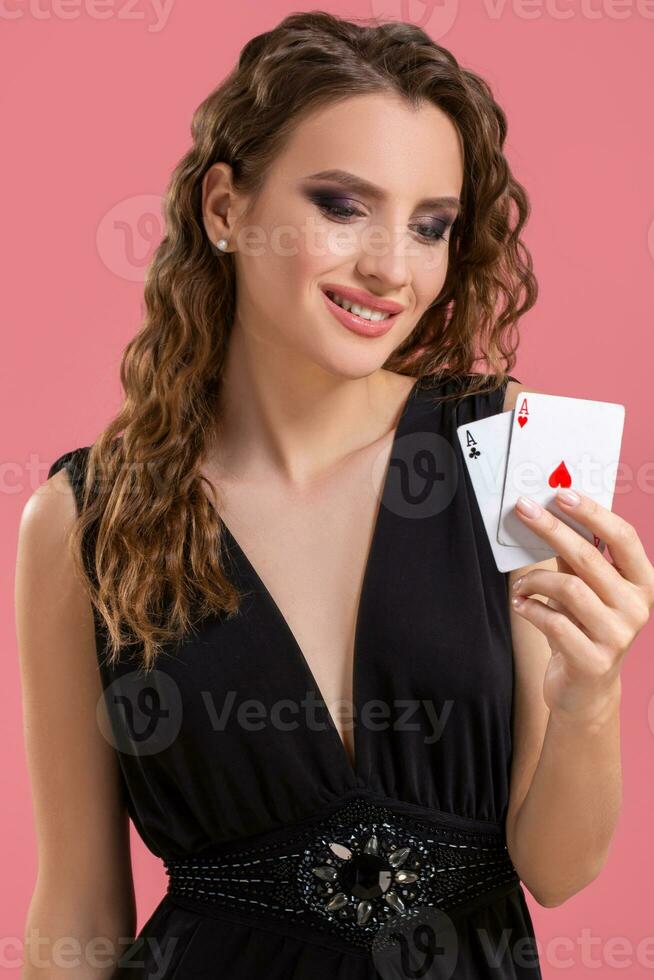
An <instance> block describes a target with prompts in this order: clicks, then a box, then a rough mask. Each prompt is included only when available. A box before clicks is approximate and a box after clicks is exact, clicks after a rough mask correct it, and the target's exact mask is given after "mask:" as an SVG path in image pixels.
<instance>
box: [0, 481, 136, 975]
mask: <svg viewBox="0 0 654 980" xmlns="http://www.w3.org/2000/svg"><path fill="white" fill-rule="evenodd" d="M75 516H76V503H75V498H74V496H73V492H72V488H71V486H70V483H69V481H68V475H67V473H65V472H64V471H61V472H59V473H56V474H55V475H54V476H53V477H52V478H51V479H50V480H48V481H46V483H45V484H44V485H43V486H42V487H40V488H39V489H38V490H37V491H36V492H35V493H34V494H33V495H32V496H31V497H30V499H29V500H28V502H27V504H26V506H25V508H24V510H23V513H22V516H21V522H20V528H19V534H18V551H17V563H16V590H15V603H16V630H17V639H18V648H19V658H20V670H21V684H22V695H23V719H24V738H25V748H26V758H27V765H28V770H29V777H30V782H31V787H32V799H33V811H34V823H35V831H36V837H37V851H38V873H37V879H36V882H35V886H34V890H33V894H32V899H31V903H30V906H29V910H28V914H27V922H26V927H25V928H26V934H25V950H24V965H23V972H22V974H21V976H22V978H23V980H36V978H45V977H47V978H48V980H56V978H58V977H61V978H63V977H66V978H67V980H73V978H80V980H81V978H84V980H91V978H93V980H101V978H102V980H104V978H108V977H110V976H112V974H113V970H114V969H115V962H116V961H117V960H118V959H119V958H120V956H121V955H122V954H123V953H124V952H125V950H126V948H127V941H128V939H129V938H130V937H133V935H134V931H135V923H136V911H135V903H134V889H133V882H132V874H131V863H130V850H129V820H128V815H127V812H126V809H125V806H124V803H123V802H122V800H121V794H120V778H119V777H120V772H119V769H118V758H117V755H116V752H115V749H114V748H113V746H111V745H110V744H109V743H108V742H107V741H106V739H105V738H104V737H103V735H102V734H101V731H100V729H99V726H98V724H97V721H96V707H97V704H98V701H99V699H100V697H101V682H100V675H99V670H98V664H97V656H96V649H95V633H94V623H93V617H92V610H91V605H90V602H89V600H88V598H87V597H86V596H85V594H84V593H83V591H82V587H81V584H80V583H79V581H78V580H77V579H76V577H75V575H74V572H73V566H72V560H71V558H70V555H69V550H68V547H67V540H66V538H67V532H68V530H69V529H70V526H71V525H72V522H73V520H74V519H75ZM100 937H101V938H100ZM55 944H56V945H55ZM88 944H90V945H88ZM73 964H78V965H73Z"/></svg>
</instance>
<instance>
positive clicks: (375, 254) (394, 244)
mask: <svg viewBox="0 0 654 980" xmlns="http://www.w3.org/2000/svg"><path fill="white" fill-rule="evenodd" d="M409 249H410V244H409V242H408V240H407V236H406V234H405V232H403V231H402V230H398V231H396V232H393V231H391V229H390V228H388V227H387V226H385V225H377V226H376V227H375V229H374V231H372V232H371V234H370V235H363V236H362V239H361V242H360V253H359V258H358V260H357V270H358V272H359V273H360V274H361V275H362V276H363V277H364V278H365V279H370V278H373V279H377V280H378V282H379V287H378V288H379V289H381V288H383V289H384V290H385V291H388V292H390V291H393V292H395V293H397V292H399V290H401V288H402V287H403V286H405V285H406V283H407V282H408V281H409V279H410V268H411V256H410V254H408V253H409Z"/></svg>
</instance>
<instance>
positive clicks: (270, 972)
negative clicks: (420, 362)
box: [49, 379, 541, 980]
mask: <svg viewBox="0 0 654 980" xmlns="http://www.w3.org/2000/svg"><path fill="white" fill-rule="evenodd" d="M511 380H515V379H511ZM430 384H433V379H431V381H429V380H428V381H425V380H424V379H423V382H421V383H419V384H417V385H414V387H413V388H412V389H411V392H410V394H409V396H408V398H407V400H406V402H405V405H404V408H403V410H402V413H401V417H400V420H399V422H398V425H397V428H396V431H395V435H394V441H393V450H392V454H391V457H390V462H389V465H388V468H387V470H386V474H385V480H384V488H383V495H382V498H381V503H380V506H379V509H378V512H377V519H376V524H375V529H374V534H373V539H372V543H371V546H370V550H369V554H368V560H367V565H366V572H365V577H364V584H363V588H362V594H361V598H360V603H359V609H358V619H357V628H356V639H355V662H354V678H353V679H354V687H353V691H354V697H353V700H354V706H355V708H354V725H355V727H354V744H355V764H354V765H352V763H351V761H350V758H349V755H348V753H347V752H346V751H345V747H344V744H343V742H342V741H341V738H340V735H339V733H338V730H337V728H336V726H335V724H334V722H333V720H332V718H331V716H330V715H329V713H328V712H327V710H326V708H325V705H324V702H323V700H322V698H321V695H320V691H319V690H318V688H317V685H316V683H315V680H314V678H313V676H312V673H311V671H310V669H309V666H308V663H307V661H306V659H305V657H304V655H303V653H302V651H301V649H300V648H299V646H298V643H297V641H296V640H295V639H294V636H293V634H292V632H291V630H290V628H289V626H288V624H287V623H286V622H285V620H284V618H283V617H282V615H281V612H280V610H279V608H278V607H277V606H276V604H275V602H274V601H273V599H272V596H271V595H270V593H269V592H268V591H267V589H266V588H265V587H264V585H263V583H262V581H261V579H260V578H259V577H258V575H257V572H256V571H255V569H254V568H253V566H252V565H251V564H250V562H249V560H248V558H247V557H246V555H245V553H244V552H243V550H242V549H241V548H240V546H239V544H238V542H237V541H236V539H235V538H234V536H233V535H232V534H231V532H229V530H227V532H226V544H227V548H228V554H227V557H228V560H229V564H230V570H231V575H232V576H234V579H235V581H236V582H237V583H238V584H239V585H240V587H241V590H242V591H245V592H246V594H247V595H246V598H245V599H244V600H243V605H242V607H241V610H240V612H239V613H238V615H236V616H233V617H212V618H207V619H205V620H203V621H202V623H201V625H200V628H199V629H198V630H197V631H196V632H194V633H193V635H189V636H187V637H185V638H184V640H183V641H182V642H180V643H179V644H177V645H175V647H174V649H166V651H165V654H164V655H162V656H161V657H160V659H159V660H157V662H156V666H155V668H154V669H153V671H152V672H151V673H150V674H144V673H143V672H142V671H139V669H138V663H137V662H135V661H134V660H133V659H125V660H124V662H123V661H121V663H119V664H118V665H115V666H113V667H109V666H108V665H107V663H105V658H104V653H105V647H104V636H103V629H102V624H101V623H100V622H99V620H98V617H97V615H95V611H94V615H95V620H96V634H97V635H96V639H97V649H98V663H99V669H100V673H101V678H102V686H103V689H104V703H105V704H106V708H107V722H106V724H107V725H108V728H107V736H108V737H109V738H111V739H112V744H114V746H115V748H116V751H117V753H118V757H119V760H120V769H121V778H122V786H123V791H124V794H125V803H126V806H127V807H128V810H129V814H130V816H131V819H132V820H133V822H134V824H135V826H136V828H137V831H138V833H139V835H140V836H141V838H142V839H143V841H144V842H145V844H146V846H147V847H148V848H149V849H150V850H151V851H152V852H153V853H154V854H156V855H158V856H159V857H160V858H161V859H162V860H163V862H164V864H165V867H166V871H167V874H168V879H167V880H168V882H169V884H168V890H167V892H166V894H164V896H163V897H162V899H161V901H160V902H159V904H158V905H157V907H156V909H155V910H154V912H153V913H152V915H151V916H150V918H149V920H148V921H147V922H146V923H145V925H144V926H143V927H142V929H141V931H140V933H139V936H138V937H137V938H136V940H135V941H134V942H133V944H132V946H131V947H129V949H128V950H127V952H126V953H125V954H124V956H123V957H122V959H121V963H120V965H119V967H118V968H117V970H116V972H115V974H114V976H115V977H139V978H141V977H143V978H145V977H147V978H151V980H154V978H155V977H156V978H158V980H161V978H163V980H205V978H206V980H209V978H211V980H217V978H225V980H258V978H265V980H373V978H382V980H387V978H388V980H390V978H395V977H398V978H400V977H402V978H404V977H419V976H420V977H427V978H430V980H431V978H438V980H445V978H450V977H454V978H459V980H477V978H479V980H481V978H488V977H493V978H502V980H505V978H506V980H508V978H516V977H517V978H529V980H539V978H540V977H541V973H540V967H539V963H538V952H537V948H536V942H535V938H534V933H533V927H532V922H531V918H530V915H529V911H528V908H527V904H526V901H525V896H524V893H523V890H522V886H521V883H520V880H519V878H518V875H517V873H516V871H515V869H514V867H513V865H512V863H511V861H510V858H509V855H508V851H507V849H506V843H505V818H506V812H507V806H508V801H509V779H510V765H511V753H512V748H511V746H512V742H511V722H512V706H513V680H514V675H513V654H512V643H511V630H510V621H509V601H508V587H507V586H508V581H507V580H508V576H507V574H506V573H501V572H499V571H498V570H497V568H496V565H495V562H494V560H493V556H492V553H491V550H490V546H489V543H488V540H487V537H486V533H485V530H484V526H483V522H482V519H481V515H480V512H479V509H478V506H477V503H476V499H475V496H474V493H473V490H472V486H471V484H470V481H469V477H468V474H467V470H466V467H465V464H464V462H463V459H462V455H461V450H460V447H459V443H458V440H457V437H456V427H457V425H460V424H462V423H463V422H467V421H471V420H473V419H479V418H483V417H486V416H489V415H493V414H495V413H497V412H501V411H502V410H503V400H504V393H505V385H503V386H502V387H501V388H500V389H499V390H497V391H495V392H490V393H489V392H486V390H483V391H482V392H478V393H475V394H466V392H465V381H463V382H462V381H457V382H453V381H449V382H446V383H443V382H441V384H440V386H437V387H430ZM455 386H456V390H457V391H458V390H459V387H460V386H463V387H461V397H460V398H458V399H457V400H456V401H454V402H453V401H449V402H445V403H443V404H440V403H439V397H438V396H439V394H444V393H446V392H447V393H450V392H452V391H454V390H455ZM87 452H88V447H80V448H79V449H76V450H72V451H70V452H67V453H65V454H64V455H63V456H61V457H60V458H59V459H57V460H56V461H55V462H54V463H53V465H52V467H51V469H50V473H49V476H50V475H52V474H54V473H55V472H56V471H57V470H59V469H61V468H62V467H65V469H66V470H67V472H68V474H69V477H70V479H71V482H72V484H73V486H74V488H75V491H76V496H77V502H78V507H79V506H81V491H82V482H81V481H82V478H83V474H84V465H85V460H86V457H87ZM332 845H333V846H332ZM315 869H318V870H317V871H316V870H315Z"/></svg>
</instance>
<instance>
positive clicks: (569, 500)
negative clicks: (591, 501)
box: [556, 490, 581, 507]
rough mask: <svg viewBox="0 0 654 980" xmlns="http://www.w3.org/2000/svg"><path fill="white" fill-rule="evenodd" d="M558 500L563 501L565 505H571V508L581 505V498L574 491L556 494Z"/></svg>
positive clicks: (561, 491) (560, 491)
mask: <svg viewBox="0 0 654 980" xmlns="http://www.w3.org/2000/svg"><path fill="white" fill-rule="evenodd" d="M556 499H557V500H562V501H563V503H564V504H569V505H570V507H574V506H576V504H578V503H579V501H580V500H581V497H580V496H579V494H578V493H575V492H574V490H559V491H558V492H557V494H556Z"/></svg>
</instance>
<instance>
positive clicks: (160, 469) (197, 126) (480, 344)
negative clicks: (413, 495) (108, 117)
mask: <svg viewBox="0 0 654 980" xmlns="http://www.w3.org/2000/svg"><path fill="white" fill-rule="evenodd" d="M365 93H382V94H384V93H386V94H391V95H395V96H397V95H400V96H401V97H403V98H404V99H405V100H406V102H407V104H408V105H410V106H412V107H419V105H420V103H422V102H423V101H425V100H429V101H431V102H432V103H434V104H435V105H437V106H439V107H440V108H441V109H442V110H443V111H444V112H445V113H447V114H448V116H449V117H450V118H451V120H452V121H453V122H454V124H455V126H456V127H457V129H458V132H459V134H460V137H461V140H462V144H463V152H464V161H465V168H464V181H463V187H462V193H461V211H460V213H459V216H458V218H457V220H456V221H455V223H454V225H453V227H452V229H451V232H450V240H449V267H448V272H447V277H446V281H445V283H444V285H443V289H442V291H441V293H440V294H439V296H438V297H437V299H436V301H435V302H434V303H433V304H432V305H431V306H430V307H429V309H428V310H427V311H426V312H425V313H424V314H423V316H422V317H421V319H420V320H419V321H418V322H417V323H416V325H415V328H414V329H413V331H412V332H411V334H410V335H409V336H408V337H407V339H406V340H405V341H404V342H403V343H402V344H401V345H400V346H399V347H398V348H396V350H395V351H394V352H393V354H392V356H391V357H390V358H389V359H388V360H387V361H386V363H385V364H384V367H385V368H386V369H388V370H392V371H396V372H399V373H405V374H411V375H413V376H416V377H419V378H423V377H424V378H426V377H427V376H431V375H434V376H435V378H436V379H437V380H438V382H440V381H443V380H447V379H448V378H459V377H461V376H463V375H469V374H472V373H474V372H472V366H473V364H474V363H475V361H476V360H477V359H478V358H479V357H480V356H481V357H482V358H483V359H485V360H486V362H487V364H488V366H489V368H490V373H489V374H486V375H483V374H476V375H474V378H473V380H472V385H471V386H470V387H468V389H467V391H468V393H472V392H473V391H476V390H478V389H479V388H480V387H482V386H483V387H484V388H487V389H488V390H489V391H492V390H495V389H496V388H498V387H499V386H500V385H501V384H502V383H503V381H504V380H505V376H506V373H508V372H510V371H511V369H512V367H513V365H514V363H515V349H516V347H517V336H514V328H515V327H516V324H517V321H518V319H519V317H520V316H521V314H523V313H524V312H525V311H527V310H528V309H530V308H531V307H532V306H533V305H534V303H535V301H536V296H537V283H536V279H535V277H534V275H533V273H532V261H531V256H530V253H529V251H528V250H527V248H526V246H525V245H524V243H523V242H522V241H521V239H520V232H521V230H522V228H523V225H524V224H525V221H526V220H527V217H528V215H529V201H528V198H527V195H526V193H525V191H524V189H523V188H522V186H521V185H520V184H519V183H518V182H517V181H516V180H515V178H514V177H513V176H512V174H511V171H510V169H509V165H508V163H507V160H506V158H505V156H504V153H503V147H504V142H505V138H506V133H507V123H506V117H505V114H504V112H503V111H502V109H501V108H500V107H499V105H498V104H497V103H496V102H495V100H494V98H493V96H492V94H491V90H490V88H489V86H488V84H487V83H486V82H485V81H483V80H482V78H480V77H479V76H478V75H476V74H475V73H474V72H472V71H468V70H466V69H464V68H462V67H461V66H460V65H459V64H458V62H457V60H456V58H455V57H454V56H453V55H452V54H451V53H450V52H449V51H448V50H447V49H446V48H444V47H442V46H441V45H439V44H436V43H435V42H434V41H432V40H431V38H430V37H429V36H428V35H427V34H426V33H425V32H424V31H423V30H421V29H420V28H418V27H416V26H414V25H412V24H408V23H401V22H390V23H380V22H378V19H376V18H368V19H367V20H366V21H365V22H363V21H358V22H353V21H349V20H343V19H340V18H339V17H336V16H333V15H332V14H329V13H326V12H323V11H313V12H310V13H294V14H291V15H290V16H287V17H285V18H284V19H283V20H282V21H281V23H280V24H279V25H278V26H277V27H275V28H274V29H273V30H270V31H266V32H264V33H263V34H259V35H257V36H256V37H253V38H252V39H251V40H250V41H248V43H247V44H246V45H245V47H244V48H243V50H242V51H241V54H240V57H239V61H238V64H237V65H236V66H235V67H234V69H233V70H232V71H231V73H230V74H229V75H228V76H227V77H226V78H225V79H224V81H223V82H222V83H221V84H220V85H219V86H218V87H217V88H216V89H214V91H213V92H211V94H210V95H209V96H208V97H207V98H206V99H205V100H204V101H203V102H202V104H201V105H200V106H199V107H198V108H197V110H196V111H195V114H194V116H193V120H192V126H191V132H192V137H193V142H192V145H191V148H190V149H189V150H188V152H187V153H186V155H185V156H184V157H183V158H182V160H181V161H180V162H179V164H178V165H177V167H176V169H175V170H174V172H173V174H172V179H171V181H170V185H169V188H168V191H167V194H166V197H165V202H164V217H165V224H166V234H165V236H164V238H163V239H162V241H161V243H160V244H159V246H158V248H157V249H156V252H155V254H154V257H153V260H152V262H151V264H150V267H149V269H148V275H147V280H146V283H145V288H144V299H145V308H146V315H145V319H144V323H143V325H142V328H141V329H140V331H139V332H138V334H137V335H136V336H135V337H134V338H133V339H132V340H131V341H130V342H129V344H128V345H127V347H126V348H125V351H124V354H123V359H122V362H121V370H120V377H121V382H122V385H123V388H124V391H125V397H124V401H123V404H122V407H121V408H120V410H119V412H118V413H117V415H116V417H115V418H114V420H113V421H111V422H110V424H109V425H108V426H107V427H106V429H105V430H104V431H103V432H102V433H101V435H100V436H99V438H98V439H97V440H96V442H95V443H94V444H93V446H91V447H90V452H89V454H88V460H87V471H86V480H85V486H84V488H83V492H84V502H83V506H82V509H81V511H80V513H79V516H78V519H77V521H76V523H75V525H74V527H73V529H72V534H71V546H72V548H73V553H74V560H75V562H76V564H77V567H78V570H79V571H80V572H81V573H82V578H83V581H84V582H85V584H86V587H87V588H88V594H89V598H90V599H91V602H92V605H93V608H94V616H95V618H96V622H99V623H101V624H102V626H103V629H104V631H105V633H106V652H107V654H108V658H109V660H115V659H118V658H119V656H120V651H121V649H123V648H125V647H128V646H136V647H137V648H138V654H139V658H140V660H141V662H142V665H143V667H144V668H145V669H146V670H148V669H149V668H150V667H151V666H152V664H153V663H154V660H155V658H156V656H157V655H158V654H159V652H160V651H161V649H162V644H165V643H174V642H176V641H178V640H179V639H181V638H182V637H183V636H184V634H186V633H187V632H188V631H190V630H193V629H195V626H196V624H197V622H198V621H199V620H200V619H202V618H203V617H205V616H208V615H227V616H229V615H232V614H233V613H235V612H236V611H237V610H238V608H239V604H240V600H241V598H242V596H241V594H240V593H239V591H238V589H237V588H236V586H235V585H234V583H232V582H231V581H230V580H229V578H228V576H227V575H226V572H225V568H224V565H225V562H224V560H223V559H224V558H225V554H224V550H223V540H224V539H223V525H222V523H221V521H220V518H219V515H218V511H217V509H216V508H215V506H214V505H213V504H212V503H211V501H210V499H209V497H208V495H207V493H206V492H205V489H204V487H203V483H207V482H208V481H206V479H205V477H204V476H203V475H201V472H200V469H201V463H202V460H203V457H204V453H205V449H206V445H207V443H208V440H209V438H210V436H213V435H214V434H215V432H216V427H217V424H218V421H219V420H218V419H217V418H216V404H217V397H216V396H217V392H218V389H219V385H220V380H221V372H222V367H223V363H224V358H225V353H226V350H227V345H228V342H229V336H230V325H231V323H232V319H233V314H234V307H235V281H234V278H235V277H234V267H233V264H232V258H231V256H230V255H229V254H223V253H221V252H218V251H217V250H216V248H215V247H214V245H213V244H212V243H211V242H210V241H208V239H207V236H206V234H205V231H204V228H203V217H202V199H201V195H202V181H203V177H204V175H205V173H206V172H207V170H208V169H209V168H210V167H211V166H212V165H213V164H215V163H217V162H219V161H224V162H226V163H229V164H230V165H231V166H232V168H233V173H234V179H235V186H236V187H237V188H238V189H240V190H241V191H243V192H245V193H246V194H247V193H253V192H256V190H257V189H258V188H260V187H261V185H262V184H263V182H264V180H265V177H266V172H267V170H268V168H269V167H270V165H271V163H272V161H273V160H274V159H275V157H276V155H277V154H278V153H279V152H280V151H281V150H282V149H283V147H284V145H285V142H286V141H287V139H288V137H289V135H290V134H291V132H292V131H293V128H294V127H295V126H296V125H297V124H298V122H299V121H300V120H302V119H303V118H305V117H306V116H307V114H309V113H312V112H313V111H315V110H317V109H319V108H321V107H324V106H327V105H329V104H330V103H332V102H334V101H336V100H342V99H345V98H347V97H349V96H355V95H358V94H365ZM514 341H515V346H514V345H513V342H514ZM489 381H490V387H489ZM444 397H446V398H447V397H449V396H444ZM452 397H456V394H455V395H454V396H452ZM208 489H209V490H210V493H213V488H211V487H209V488H208ZM214 499H215V497H214ZM88 541H92V542H93V544H92V549H91V552H92V554H91V562H90V565H88V564H87V563H86V561H85V558H84V557H83V556H84V555H85V553H88V544H87V542H88ZM89 569H91V570H90V571H89Z"/></svg>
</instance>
